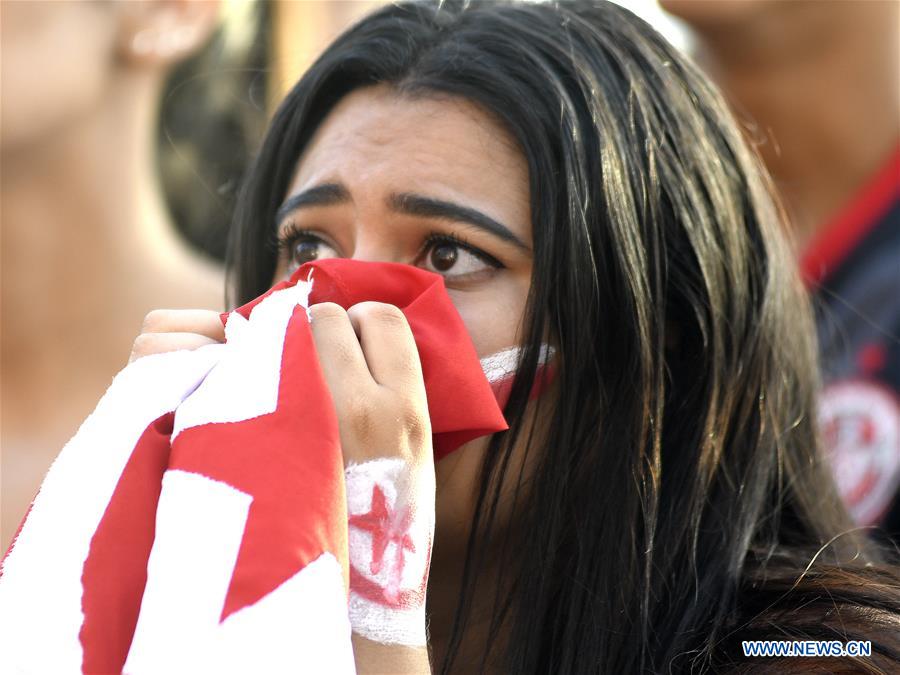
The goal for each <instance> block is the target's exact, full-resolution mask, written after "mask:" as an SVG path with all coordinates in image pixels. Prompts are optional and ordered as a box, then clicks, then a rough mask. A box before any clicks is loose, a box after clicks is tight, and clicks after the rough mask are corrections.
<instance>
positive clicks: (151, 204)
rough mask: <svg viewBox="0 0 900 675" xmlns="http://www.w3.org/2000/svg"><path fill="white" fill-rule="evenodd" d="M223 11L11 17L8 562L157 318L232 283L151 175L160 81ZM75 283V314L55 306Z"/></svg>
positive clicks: (122, 6)
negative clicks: (56, 474) (72, 441)
mask: <svg viewBox="0 0 900 675" xmlns="http://www.w3.org/2000/svg"><path fill="white" fill-rule="evenodd" d="M218 13H219V12H218V5H217V4H215V3H210V2H203V1H200V0H191V1H189V2H179V3H155V2H153V3H144V2H64V3H59V2H15V3H6V4H4V6H3V21H2V24H0V44H2V52H3V53H2V63H3V65H2V78H0V79H2V83H3V84H2V95H0V119H2V124H0V163H2V165H3V171H2V176H0V205H2V206H0V219H2V221H3V244H4V245H3V251H2V254H0V266H2V268H3V292H2V304H3V312H4V319H5V320H4V322H3V348H2V352H0V370H2V372H3V378H2V390H0V396H2V398H3V402H4V404H3V410H2V413H0V426H2V427H3V490H2V492H3V495H2V509H0V511H2V516H0V546H2V548H3V550H6V548H7V546H8V545H9V542H10V540H11V539H12V536H13V534H14V533H15V531H16V526H17V525H18V524H19V520H20V518H21V517H22V514H23V513H24V512H25V510H26V509H27V507H28V504H29V503H30V501H31V499H32V498H33V497H34V494H35V492H36V491H37V489H38V486H39V485H40V484H41V480H42V478H43V476H44V474H45V473H46V471H47V468H48V467H49V466H50V463H51V462H52V461H53V457H54V455H55V453H56V452H57V451H58V450H59V448H60V447H62V445H63V444H64V443H65V441H66V440H67V439H68V438H69V437H70V436H71V435H72V433H73V431H74V430H76V429H77V428H78V425H79V423H80V422H81V421H82V420H83V419H84V418H85V417H86V416H87V414H88V413H89V412H90V411H91V409H92V407H93V406H94V404H95V403H96V402H97V399H98V398H99V397H100V395H101V394H102V393H103V392H104V391H105V390H106V388H107V387H108V386H109V382H110V375H111V374H112V373H114V372H116V370H117V369H118V368H119V367H120V366H121V362H122V359H124V358H125V356H126V354H127V353H128V352H127V346H128V341H129V340H130V339H131V338H132V337H133V336H134V330H135V327H137V326H139V325H140V321H141V318H142V317H143V316H144V315H145V314H146V313H147V311H149V310H150V309H152V308H153V307H159V306H160V305H163V306H169V307H196V306H198V305H199V306H207V307H209V308H210V309H212V308H214V307H216V306H218V305H220V303H221V302H222V283H223V278H224V275H223V272H222V270H221V268H220V266H219V265H217V264H214V263H213V262H211V261H210V260H209V259H207V258H205V257H204V256H201V255H198V253H197V252H196V251H195V250H193V249H192V248H191V247H190V246H188V245H187V243H186V242H185V241H184V240H183V238H182V237H180V236H179V234H178V231H177V229H176V227H175V223H174V222H173V221H172V218H171V217H170V215H169V213H168V210H167V206H166V202H165V198H164V195H163V193H162V191H161V190H160V187H159V185H158V178H157V167H156V142H157V123H158V119H157V108H158V107H159V102H160V101H161V100H162V98H163V92H164V90H165V89H164V85H165V82H166V78H167V76H168V74H169V73H170V72H171V71H172V70H173V69H174V68H175V67H176V66H177V65H178V64H179V63H181V62H183V61H185V60H186V59H187V58H188V57H190V56H191V55H192V54H194V53H196V52H197V51H198V50H200V49H201V48H202V47H203V46H204V45H205V44H206V43H207V42H208V40H209V38H210V35H211V34H212V32H213V31H214V30H215V28H216V25H217V18H218ZM230 105H232V106H233V105H234V103H233V102H231V104H230ZM192 178H193V176H192ZM192 184H193V185H195V186H196V185H197V183H196V182H194V183H192ZM203 201H205V200H203ZM196 202H197V200H196V199H195V200H194V203H195V204H196ZM36 270H40V273H39V274H35V271H36ZM125 279H127V283H126V282H125ZM73 282H74V283H75V284H76V285H77V288H78V292H77V298H76V299H77V301H76V302H72V301H67V302H55V301H52V300H49V299H50V298H54V297H56V296H57V295H58V294H59V289H60V288H66V289H69V288H71V287H72V284H73ZM36 298H47V300H44V301H36V300H35V299H36ZM11 317H15V319H14V320H13V319H12V318H11ZM35 420H40V422H41V423H40V424H35Z"/></svg>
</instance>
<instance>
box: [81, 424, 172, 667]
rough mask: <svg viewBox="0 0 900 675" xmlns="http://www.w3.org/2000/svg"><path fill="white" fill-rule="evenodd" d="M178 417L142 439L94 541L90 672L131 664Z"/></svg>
mask: <svg viewBox="0 0 900 675" xmlns="http://www.w3.org/2000/svg"><path fill="white" fill-rule="evenodd" d="M174 417H175V415H174V413H166V414H165V415H163V416H162V417H160V418H159V419H158V420H156V421H155V422H153V423H152V424H151V425H150V426H148V427H147V429H146V430H145V431H144V433H143V434H142V435H141V438H140V440H139V441H138V442H137V445H136V446H135V449H134V452H133V453H132V455H131V458H130V459H129V460H128V464H127V465H126V466H125V470H124V471H123V472H122V477H121V478H120V479H119V483H118V485H117V486H116V491H115V493H114V494H113V497H112V499H111V500H110V502H109V507H108V508H107V509H106V513H105V514H104V516H103V520H101V521H100V526H99V527H98V528H97V531H96V533H95V534H94V538H93V539H92V540H91V548H90V552H89V553H88V558H87V560H86V561H85V563H84V573H83V574H82V577H81V583H82V586H83V588H84V595H83V596H82V601H81V602H82V608H83V610H84V623H83V624H82V626H81V634H80V636H79V637H80V638H81V644H82V645H84V656H83V663H82V670H83V672H85V673H120V672H122V667H123V666H124V665H125V658H126V657H127V656H128V646H129V645H130V644H131V638H132V636H133V635H134V627H135V625H136V624H137V620H138V612H139V611H140V609H141V596H142V595H143V593H144V585H145V584H146V583H147V557H148V556H149V555H150V549H151V547H152V546H153V535H154V532H155V529H156V505H157V502H158V501H159V491H160V481H162V477H163V473H165V470H166V463H167V461H168V458H169V436H170V434H171V433H172V420H173V419H174Z"/></svg>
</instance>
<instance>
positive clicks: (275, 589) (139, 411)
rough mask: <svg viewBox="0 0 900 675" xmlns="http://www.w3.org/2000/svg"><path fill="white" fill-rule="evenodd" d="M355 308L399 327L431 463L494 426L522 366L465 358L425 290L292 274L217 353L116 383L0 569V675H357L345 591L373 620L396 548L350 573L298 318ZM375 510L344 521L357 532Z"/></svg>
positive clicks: (234, 320) (330, 452)
mask: <svg viewBox="0 0 900 675" xmlns="http://www.w3.org/2000/svg"><path fill="white" fill-rule="evenodd" d="M364 300H375V301H380V302H387V303H390V304H394V305H396V306H398V307H399V308H401V309H402V310H403V312H404V314H405V315H406V317H407V319H408V321H409V324H410V327H411V328H412V332H413V335H414V336H415V339H416V344H417V347H418V349H419V356H420V360H421V363H422V369H423V374H424V379H425V388H426V392H427V396H428V406H429V414H430V416H431V424H432V431H433V433H434V439H433V440H434V450H435V456H436V459H440V458H441V457H443V456H444V455H446V454H447V453H449V452H452V451H453V450H454V449H456V448H457V447H459V446H460V445H461V444H463V443H465V442H466V441H468V440H471V439H473V438H477V437H479V436H483V435H485V434H490V433H494V432H497V431H500V430H503V429H505V428H506V423H505V420H504V419H503V416H502V414H501V412H500V405H499V403H501V402H502V399H503V398H504V394H503V391H504V386H503V385H502V381H503V380H508V379H509V376H510V375H511V374H512V373H513V371H514V368H515V362H516V357H517V350H507V351H505V352H502V353H499V354H496V355H492V356H491V357H490V358H487V359H483V360H481V361H480V360H479V358H478V356H477V354H476V352H475V349H474V347H473V345H472V342H471V340H470V338H469V336H468V334H467V333H466V330H465V326H464V325H463V323H462V321H461V319H460V318H459V315H458V314H457V313H456V311H455V309H454V307H453V305H452V303H451V302H450V299H449V297H448V296H447V293H446V290H445V289H444V285H443V280H442V278H441V277H440V276H439V275H436V274H432V273H429V272H425V271H423V270H419V269H416V268H414V267H410V266H407V265H397V264H391V263H362V262H358V261H350V260H324V261H318V262H315V263H311V264H308V265H305V266H303V267H301V268H300V269H299V270H298V271H297V273H295V274H294V276H293V277H292V278H291V280H290V281H287V282H284V283H281V284H279V285H277V286H275V287H274V288H273V289H272V290H270V291H269V292H268V293H266V294H265V295H263V296H262V297H260V298H258V299H257V300H254V301H253V302H251V303H249V304H248V305H245V306H244V307H241V308H239V309H238V310H235V311H234V312H231V313H230V314H228V315H223V321H225V322H226V325H225V334H226V342H225V343H224V344H216V345H210V346H207V347H203V348H200V349H197V350H194V351H178V352H170V353H165V354H156V355H152V356H147V357H144V358H141V359H139V360H137V361H135V362H134V363H132V364H130V365H129V366H128V367H127V368H125V369H124V370H123V371H122V372H121V373H119V375H117V376H116V378H115V380H114V381H113V384H112V386H111V387H110V388H109V390H108V391H107V393H106V394H105V395H104V397H103V398H102V400H101V401H100V403H99V404H98V406H97V408H96V410H95V411H94V412H93V414H92V415H91V416H90V417H89V418H88V419H87V420H86V421H85V422H84V424H83V425H82V426H81V428H80V429H79V430H78V433H77V434H76V435H75V436H74V437H73V438H72V440H71V441H69V443H68V444H67V445H66V446H65V448H63V450H62V452H61V453H60V455H59V457H58V458H57V460H56V461H55V462H54V464H53V466H52V467H51V469H50V471H49V473H48V474H47V476H46V479H45V481H44V483H43V485H42V486H41V489H40V492H39V493H38V495H37V497H36V498H35V500H34V503H33V504H32V507H31V509H30V510H29V512H28V514H27V516H26V519H25V520H24V521H23V524H22V527H21V528H20V531H19V534H18V535H17V538H16V539H15V541H14V543H13V545H12V546H11V547H10V550H9V551H8V552H7V554H6V557H5V558H4V560H3V563H2V568H0V573H2V576H0V672H3V673H74V672H85V673H119V672H123V671H124V672H129V673H172V672H192V673H197V672H217V673H219V672H242V673H250V672H282V671H286V670H291V671H300V672H329V673H331V672H354V663H353V653H352V649H351V645H350V630H351V629H350V623H349V620H348V588H349V580H350V578H351V576H360V575H361V576H362V577H365V581H366V584H367V585H366V588H367V589H368V590H367V593H368V597H371V598H374V599H375V601H376V604H377V603H378V602H380V601H381V597H382V591H381V590H379V589H380V588H381V587H380V586H379V584H380V583H381V581H380V580H381V579H382V578H383V576H379V574H376V573H375V572H379V573H380V565H381V556H384V557H385V559H387V558H388V556H389V555H390V556H395V557H397V559H398V560H399V559H401V558H402V556H403V554H404V548H403V547H404V546H407V545H408V543H407V542H405V541H404V540H402V538H401V539H398V540H397V542H396V543H395V544H390V541H388V540H387V539H385V540H383V541H382V544H381V548H380V550H379V553H378V556H379V559H378V561H376V560H375V558H374V557H373V560H372V565H371V569H363V570H357V569H351V567H352V565H351V561H350V558H349V557H348V539H349V538H350V535H349V533H348V513H347V495H346V493H345V477H344V466H343V461H342V457H341V449H340V444H339V434H338V425H337V419H336V417H335V412H334V408H333V406H332V403H331V398H330V395H329V393H328V390H327V388H326V385H325V382H324V379H323V377H322V373H321V371H320V367H319V364H318V360H317V356H316V353H315V348H314V344H313V340H312V336H311V333H310V328H309V322H308V317H307V312H306V308H307V307H308V306H309V305H311V304H315V303H316V302H323V301H331V302H336V303H338V304H340V305H342V306H343V307H345V308H348V307H350V306H352V305H354V304H356V303H358V302H362V301H364ZM486 374H487V377H486ZM489 380H491V381H492V382H493V383H494V385H495V386H494V388H493V389H492V386H491V382H489ZM498 384H500V386H499V387H498V386H497V385H498ZM507 390H508V389H507ZM498 398H499V399H500V401H498ZM382 497H383V495H381V494H380V492H379V491H378V490H375V491H373V497H372V498H371V505H366V506H369V508H368V511H369V513H366V514H364V515H365V517H363V516H359V517H354V520H353V523H355V524H356V526H357V527H358V528H359V529H360V532H362V531H363V530H365V528H366V527H367V523H369V522H371V521H370V520H367V519H366V517H369V516H370V514H371V513H374V512H376V511H377V510H378V509H382V510H383V509H384V508H385V506H384V503H382V501H379V500H380V499H381V498H382ZM364 508H365V507H364ZM353 536H354V537H356V538H357V539H359V537H360V536H363V535H360V534H359V533H357V534H354V535H353ZM364 536H369V535H368V534H365V533H364ZM373 536H374V535H373ZM367 541H370V542H371V541H374V539H371V540H367ZM385 542H386V543H385ZM389 545H394V546H397V547H399V548H397V549H396V550H394V549H386V548H385V547H387V546H389ZM370 546H371V543H370ZM395 554H396V555H395ZM376 562H378V565H376ZM425 574H427V570H426V571H425ZM384 578H386V577H384ZM392 578H393V577H392ZM398 579H399V577H396V579H395V582H397V580H398ZM397 583H399V582H397ZM397 583H393V586H391V587H389V588H385V589H384V590H383V597H384V598H386V599H387V600H386V601H385V602H386V604H388V605H390V600H391V599H392V598H396V597H399V596H400V595H402V593H403V590H402V589H399V590H398V588H397V587H396V586H397ZM422 583H423V584H424V577H423V581H422ZM373 589H374V590H373Z"/></svg>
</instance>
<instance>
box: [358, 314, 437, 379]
mask: <svg viewBox="0 0 900 675" xmlns="http://www.w3.org/2000/svg"><path fill="white" fill-rule="evenodd" d="M347 316H348V317H349V319H350V322H351V324H352V325H353V328H354V329H355V331H356V333H357V334H358V335H359V344H360V345H361V346H362V353H363V355H364V356H365V361H366V363H367V364H368V368H369V372H371V374H372V377H373V379H374V380H375V382H377V383H378V384H379V385H381V386H385V387H388V388H389V389H392V390H394V391H397V392H410V393H413V392H415V393H422V392H419V389H420V388H421V387H422V386H423V382H422V365H421V363H420V362H419V352H418V350H417V348H416V342H415V339H414V338H413V334H412V331H411V330H410V328H409V323H407V321H406V317H405V316H404V315H403V312H401V311H400V310H399V309H398V308H397V307H394V306H393V305H388V304H384V303H381V302H361V303H359V304H356V305H354V306H353V307H351V308H350V309H349V310H347Z"/></svg>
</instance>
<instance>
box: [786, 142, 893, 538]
mask: <svg viewBox="0 0 900 675" xmlns="http://www.w3.org/2000/svg"><path fill="white" fill-rule="evenodd" d="M801 265H802V269H803V273H804V277H805V279H806V281H807V283H808V284H809V287H810V289H811V291H812V293H813V301H814V305H815V309H816V324H817V329H818V335H819V345H820V347H819V348H820V355H821V368H822V376H823V383H824V390H823V392H822V399H821V407H820V413H819V419H820V425H821V430H822V436H823V439H824V442H825V448H826V452H827V453H828V454H829V456H830V458H831V461H832V466H833V469H834V474H835V478H836V479H837V483H838V488H839V490H840V492H841V496H842V497H843V499H844V501H845V503H846V504H847V506H848V507H849V509H850V512H851V514H852V515H853V516H854V518H855V519H856V521H857V522H858V523H859V524H860V525H873V524H881V526H882V527H883V528H884V530H885V532H886V534H887V535H889V536H890V537H891V538H892V539H893V540H894V541H895V542H900V147H898V148H897V149H896V151H895V152H894V153H893V155H892V157H891V158H890V160H889V161H888V162H887V164H886V165H885V166H884V167H883V168H882V169H881V171H879V172H878V173H877V174H876V175H875V176H873V177H872V179H871V180H870V181H869V183H868V184H867V185H866V186H865V187H864V188H863V189H862V190H861V191H860V192H859V193H858V195H857V196H856V198H855V199H854V200H852V202H851V203H850V204H849V205H848V206H847V207H846V209H845V210H844V211H843V212H842V213H841V214H839V215H838V217H837V218H835V219H834V220H833V221H832V223H831V224H830V225H829V226H828V227H826V228H824V229H823V230H822V232H821V233H820V234H819V235H818V236H817V237H816V239H815V240H814V241H813V242H812V243H811V245H810V246H809V248H808V249H807V251H806V254H805V255H804V257H803V260H802V263H801Z"/></svg>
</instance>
